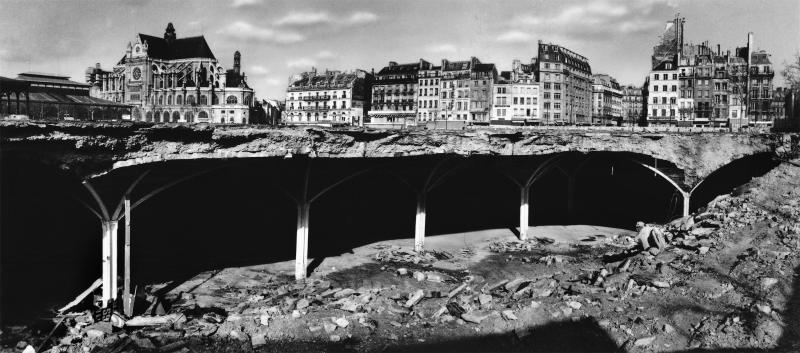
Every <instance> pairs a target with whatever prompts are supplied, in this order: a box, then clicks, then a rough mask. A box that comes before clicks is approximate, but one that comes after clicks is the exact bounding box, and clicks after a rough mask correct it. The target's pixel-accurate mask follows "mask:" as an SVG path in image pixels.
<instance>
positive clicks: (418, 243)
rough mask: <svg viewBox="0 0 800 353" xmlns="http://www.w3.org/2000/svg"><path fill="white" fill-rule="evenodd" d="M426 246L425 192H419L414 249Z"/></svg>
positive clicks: (417, 249)
mask: <svg viewBox="0 0 800 353" xmlns="http://www.w3.org/2000/svg"><path fill="white" fill-rule="evenodd" d="M424 247H425V192H424V191H423V192H420V193H418V194H417V218H416V222H415V227H414V251H422V249H423V248H424Z"/></svg>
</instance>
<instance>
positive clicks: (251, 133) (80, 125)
mask: <svg viewBox="0 0 800 353" xmlns="http://www.w3.org/2000/svg"><path fill="white" fill-rule="evenodd" d="M0 148H2V150H5V151H21V152H26V153H30V154H33V155H36V156H37V157H39V158H40V159H41V160H43V161H45V162H48V163H51V164H55V165H57V166H59V167H60V168H62V169H65V170H70V171H72V172H73V173H74V174H76V175H78V176H79V177H82V178H88V177H92V176H97V175H101V174H104V173H106V172H108V171H110V170H112V169H116V168H122V167H126V166H132V165H138V164H144V163H152V162H158V161H167V160H181V159H202V158H254V157H285V156H291V155H308V156H310V157H329V158H359V157H402V156H420V155H432V154H458V155H497V156H512V155H514V156H519V155H544V154H552V153H559V152H567V151H577V152H584V153H586V152H595V151H616V152H632V153H638V154H643V155H648V156H651V157H654V158H658V159H662V160H667V161H669V162H671V163H674V164H675V165H676V166H677V167H678V168H680V169H682V170H683V171H684V172H685V173H684V178H685V179H686V180H684V182H685V184H686V185H690V186H691V185H694V184H695V183H696V182H697V181H699V180H701V179H702V178H704V177H705V176H708V175H709V174H710V173H711V172H713V171H715V170H717V169H718V168H720V167H722V166H723V165H725V164H728V163H730V162H731V161H733V160H736V159H738V158H741V157H745V156H749V155H753V154H756V153H763V152H769V153H774V154H776V155H777V156H779V157H784V156H785V155H788V154H791V153H796V151H798V149H800V138H799V137H798V136H797V135H789V134H733V133H655V132H654V133H643V132H625V131H613V132H609V131H573V130H558V129H553V130H523V131H518V130H503V129H476V130H460V131H440V130H433V131H431V130H402V131H397V130H392V131H386V130H377V131H375V130H362V129H358V130H356V129H350V130H348V129H324V128H316V127H314V128H289V127H286V128H276V127H268V126H213V125H205V124H194V125H185V124H151V123H103V122H96V123H87V122H57V123H34V122H20V121H1V122H0Z"/></svg>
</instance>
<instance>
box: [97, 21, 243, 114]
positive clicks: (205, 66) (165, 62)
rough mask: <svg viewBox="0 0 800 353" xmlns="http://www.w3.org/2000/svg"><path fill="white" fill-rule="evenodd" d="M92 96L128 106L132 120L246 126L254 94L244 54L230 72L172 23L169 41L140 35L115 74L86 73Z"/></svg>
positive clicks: (200, 42) (205, 46)
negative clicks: (180, 34)
mask: <svg viewBox="0 0 800 353" xmlns="http://www.w3.org/2000/svg"><path fill="white" fill-rule="evenodd" d="M86 81H87V83H89V84H90V85H91V89H90V94H91V95H92V96H93V97H97V98H103V99H107V100H110V101H114V102H119V103H124V104H129V105H131V106H132V109H131V120H134V121H150V122H182V123H192V122H198V123H216V124H247V123H249V122H250V121H251V120H250V110H251V108H252V107H253V101H254V92H253V89H251V88H250V87H249V86H248V85H247V80H246V78H245V75H244V73H243V72H241V54H240V53H239V52H238V51H237V52H235V53H234V54H233V69H229V70H225V68H224V67H222V66H221V65H220V64H219V62H217V59H216V57H214V54H213V53H212V52H211V48H209V46H208V43H207V42H206V39H205V38H204V37H203V36H198V37H187V38H178V37H177V35H176V34H175V28H174V27H173V26H172V23H170V24H168V25H167V29H166V31H165V32H164V37H163V38H160V37H155V36H150V35H146V34H141V33H140V34H138V35H137V36H136V38H135V40H134V41H133V42H128V46H127V49H126V50H125V56H124V57H122V59H120V60H119V62H117V64H116V65H115V66H114V68H113V70H111V71H106V70H103V69H101V68H100V64H99V63H98V64H96V65H95V67H89V68H88V69H87V70H86Z"/></svg>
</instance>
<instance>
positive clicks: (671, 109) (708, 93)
mask: <svg viewBox="0 0 800 353" xmlns="http://www.w3.org/2000/svg"><path fill="white" fill-rule="evenodd" d="M684 25H685V21H684V20H683V19H682V18H675V19H674V20H671V21H668V22H667V25H666V27H665V30H664V33H663V34H662V36H661V38H660V41H659V43H658V45H656V46H655V47H654V48H653V55H652V69H651V71H650V73H649V75H648V77H647V78H646V80H645V83H644V92H643V94H644V95H645V100H644V104H645V105H646V108H645V112H646V116H647V123H648V124H654V125H670V126H694V127H704V126H709V127H724V128H730V129H733V130H739V129H742V128H771V127H772V126H773V122H774V120H775V119H776V118H778V117H779V116H782V114H783V112H782V110H781V108H780V106H781V105H782V103H781V100H780V99H776V97H775V91H776V90H775V88H774V87H773V78H774V77H775V72H774V70H773V67H772V63H771V62H770V59H769V57H770V55H769V53H767V52H766V51H764V50H757V49H756V46H755V37H754V35H753V33H748V35H747V43H746V45H745V46H743V47H737V48H735V50H734V51H730V50H726V51H724V52H723V51H722V49H721V47H720V45H717V46H716V48H714V47H713V46H711V45H709V43H708V42H703V43H701V44H686V43H684ZM778 98H780V97H778Z"/></svg>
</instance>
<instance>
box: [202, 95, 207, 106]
mask: <svg viewBox="0 0 800 353" xmlns="http://www.w3.org/2000/svg"><path fill="white" fill-rule="evenodd" d="M200 104H201V105H207V104H208V96H206V95H205V94H204V95H201V96H200Z"/></svg>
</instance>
